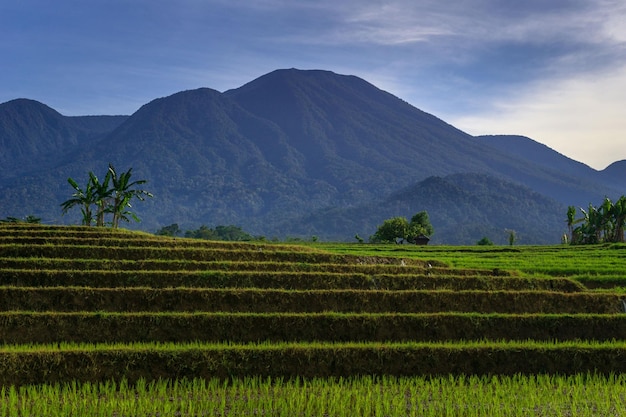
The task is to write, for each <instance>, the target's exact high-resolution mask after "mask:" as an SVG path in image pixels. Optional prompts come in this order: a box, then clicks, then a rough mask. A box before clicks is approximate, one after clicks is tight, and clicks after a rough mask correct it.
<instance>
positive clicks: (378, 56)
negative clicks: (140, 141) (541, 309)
mask: <svg viewBox="0 0 626 417" xmlns="http://www.w3.org/2000/svg"><path fill="white" fill-rule="evenodd" d="M624 22H626V2H624V1H623V0H597V1H593V0H585V1H583V0H524V1H516V0H506V1H505V0H465V1H464V0H451V1H441V0H387V1H372V0H317V1H313V0H311V1H309V0H301V1H299V0H257V1H255V0H177V1H171V0H89V1H85V0H55V1H50V0H19V1H6V2H2V3H1V4H0V57H2V58H1V59H0V74H1V76H0V102H5V101H8V100H11V99H14V98H21V97H23V98H30V99H34V100H38V101H41V102H43V103H45V104H47V105H49V106H50V107H52V108H54V109H56V110H58V111H59V112H61V113H62V114H65V115H68V116H73V115H87V114H131V113H133V112H134V111H136V110H137V109H138V108H139V107H140V106H141V105H143V104H145V103H147V102H149V101H151V100H153V99H155V98H158V97H163V96H167V95H170V94H173V93H176V92H178V91H181V90H187V89H194V88H199V87H210V88H214V89H216V90H219V91H225V90H228V89H231V88H236V87H239V86H241V85H243V84H245V83H246V82H249V81H251V80H253V79H255V78H257V77H259V76H261V75H263V74H265V73H267V72H270V71H272V70H275V69H278V68H292V67H295V68H300V69H325V70H331V71H334V72H337V73H341V74H352V75H356V76H359V77H361V78H364V79H365V80H367V81H369V82H371V83H372V84H374V85H376V86H377V87H379V88H382V89H383V90H387V91H389V92H391V93H393V94H395V95H396V96H398V97H400V98H402V99H404V100H406V101H408V102H409V103H411V104H412V105H414V106H415V107H418V108H420V109H422V110H424V111H427V112H430V113H433V114H434V115H436V116H438V117H440V118H442V119H444V120H445V121H447V122H448V123H451V124H453V125H454V126H456V127H458V128H460V129H462V130H464V131H466V132H468V133H471V134H520V135H525V136H529V137H531V138H533V139H535V140H537V141H539V142H542V143H545V144H546V145H548V146H550V147H551V148H553V149H555V150H557V151H559V152H561V153H563V154H565V155H567V156H569V157H571V158H573V159H576V160H578V161H581V162H584V163H586V164H588V165H590V166H592V167H594V168H596V169H602V168H604V167H606V166H607V165H608V164H610V163H611V162H614V161H616V160H621V159H626V116H625V115H624V111H625V110H626V25H625V24H624Z"/></svg>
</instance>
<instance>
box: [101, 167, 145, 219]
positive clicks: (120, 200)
mask: <svg viewBox="0 0 626 417" xmlns="http://www.w3.org/2000/svg"><path fill="white" fill-rule="evenodd" d="M107 175H110V178H111V182H112V189H111V196H112V197H111V204H110V205H109V206H108V208H107V211H108V212H110V213H112V214H113V221H112V222H111V225H112V226H113V228H117V227H118V226H119V223H120V219H121V220H124V221H130V220H129V218H128V216H130V217H132V218H133V219H134V220H135V221H139V218H137V216H136V215H135V214H134V213H132V212H130V211H128V210H127V209H126V208H127V207H132V206H131V204H130V202H131V200H132V199H133V197H136V198H138V199H139V200H141V201H144V200H145V197H152V194H151V193H149V192H148V191H145V190H141V189H136V188H132V187H134V186H137V185H141V184H145V183H146V180H138V181H133V182H131V181H130V177H131V176H132V168H129V170H128V171H126V172H123V173H122V174H120V175H118V174H117V172H116V171H115V168H114V167H113V165H111V164H109V171H108V174H107Z"/></svg>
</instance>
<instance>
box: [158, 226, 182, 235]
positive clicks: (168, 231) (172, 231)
mask: <svg viewBox="0 0 626 417" xmlns="http://www.w3.org/2000/svg"><path fill="white" fill-rule="evenodd" d="M181 233H182V231H181V230H180V227H179V226H178V223H172V224H170V225H169V226H163V227H162V228H160V229H159V230H157V232H156V233H155V234H156V235H157V236H170V237H174V236H179V235H180V234H181Z"/></svg>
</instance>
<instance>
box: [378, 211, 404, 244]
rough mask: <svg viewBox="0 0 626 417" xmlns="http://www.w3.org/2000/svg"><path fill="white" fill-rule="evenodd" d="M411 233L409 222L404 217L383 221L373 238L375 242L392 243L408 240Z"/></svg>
mask: <svg viewBox="0 0 626 417" xmlns="http://www.w3.org/2000/svg"><path fill="white" fill-rule="evenodd" d="M408 231H409V222H408V221H407V219H405V218H404V217H393V218H391V219H387V220H385V221H383V224H381V225H380V226H378V230H376V233H374V235H373V236H372V238H371V240H372V241H373V242H381V243H390V242H395V241H396V239H397V238H400V239H406V237H407V233H408Z"/></svg>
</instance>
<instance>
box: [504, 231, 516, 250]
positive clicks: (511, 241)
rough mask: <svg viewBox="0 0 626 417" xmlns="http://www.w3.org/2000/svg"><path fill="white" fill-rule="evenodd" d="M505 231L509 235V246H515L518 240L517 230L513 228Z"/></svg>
mask: <svg viewBox="0 0 626 417" xmlns="http://www.w3.org/2000/svg"><path fill="white" fill-rule="evenodd" d="M504 232H505V233H506V235H507V236H508V240H509V246H513V245H514V244H515V242H516V241H517V232H516V231H515V230H511V229H506V230H505V231H504Z"/></svg>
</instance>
